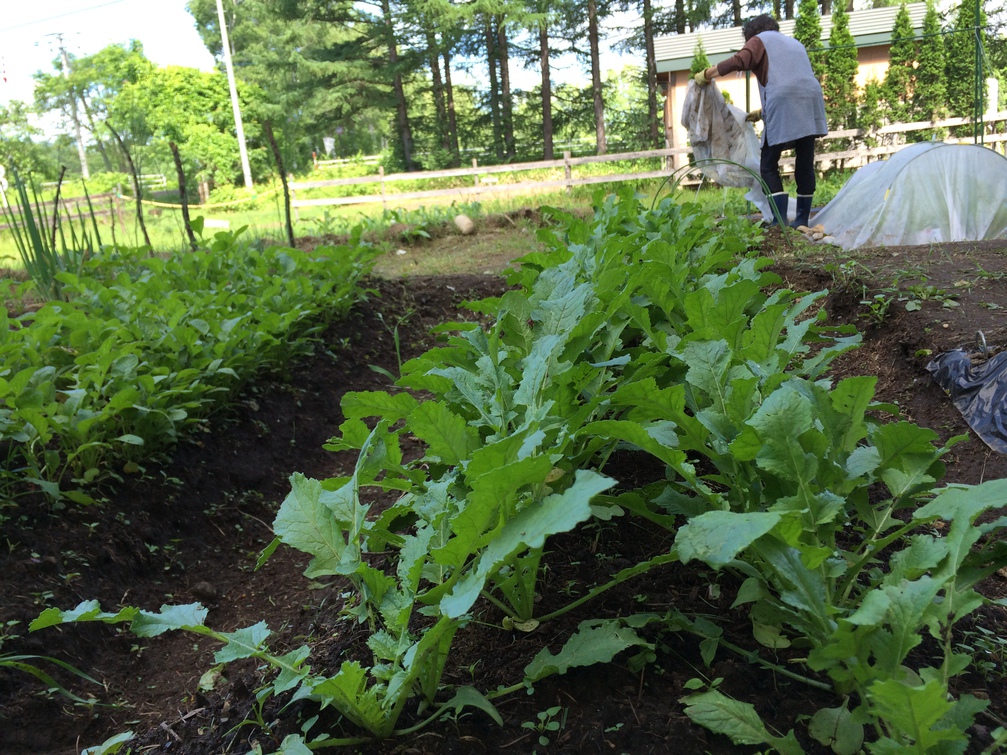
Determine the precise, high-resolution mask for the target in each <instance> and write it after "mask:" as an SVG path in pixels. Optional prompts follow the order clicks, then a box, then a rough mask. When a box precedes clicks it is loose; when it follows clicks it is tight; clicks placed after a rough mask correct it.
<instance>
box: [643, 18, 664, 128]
mask: <svg viewBox="0 0 1007 755" xmlns="http://www.w3.org/2000/svg"><path fill="white" fill-rule="evenodd" d="M643 39H644V45H645V47H646V55H647V120H648V122H649V123H650V143H651V145H653V146H664V145H663V144H661V141H662V140H661V138H660V131H659V130H658V124H657V55H656V53H655V52H654V7H653V6H652V5H651V0H643ZM662 130H663V129H662Z"/></svg>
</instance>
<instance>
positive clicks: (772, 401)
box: [747, 385, 818, 483]
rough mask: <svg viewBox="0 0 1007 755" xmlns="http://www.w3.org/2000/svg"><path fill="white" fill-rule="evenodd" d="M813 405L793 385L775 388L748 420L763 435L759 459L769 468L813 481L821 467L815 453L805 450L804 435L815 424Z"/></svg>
mask: <svg viewBox="0 0 1007 755" xmlns="http://www.w3.org/2000/svg"><path fill="white" fill-rule="evenodd" d="M812 418H813V414H812V405H811V401H810V400H808V398H807V397H806V396H804V395H802V394H801V393H799V392H798V391H796V390H795V389H794V388H793V387H792V386H790V385H783V386H781V387H780V388H778V389H777V390H775V391H773V392H772V393H771V394H770V395H769V396H768V397H766V399H765V400H764V401H763V402H762V406H760V407H759V410H758V411H757V412H756V413H755V415H754V416H753V417H752V418H751V419H750V420H749V421H748V422H747V424H748V425H749V426H750V427H752V428H754V429H755V431H756V432H757V433H758V434H759V438H761V439H762V442H763V447H762V450H761V451H759V453H758V454H757V455H756V463H757V464H758V465H759V466H760V467H761V468H762V469H765V470H766V471H768V472H772V473H773V474H775V475H778V476H780V477H782V478H783V479H785V480H790V481H793V482H798V483H810V482H811V481H812V480H814V478H815V473H816V472H817V470H818V460H817V458H816V456H815V455H814V454H810V453H805V452H804V449H803V448H802V447H801V443H800V440H799V438H800V436H801V434H802V433H804V432H806V431H807V430H809V429H810V428H811V423H812Z"/></svg>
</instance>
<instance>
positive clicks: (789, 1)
mask: <svg viewBox="0 0 1007 755" xmlns="http://www.w3.org/2000/svg"><path fill="white" fill-rule="evenodd" d="M783 12H784V13H785V14H786V16H787V20H788V21H793V20H794V0H784V1H783Z"/></svg>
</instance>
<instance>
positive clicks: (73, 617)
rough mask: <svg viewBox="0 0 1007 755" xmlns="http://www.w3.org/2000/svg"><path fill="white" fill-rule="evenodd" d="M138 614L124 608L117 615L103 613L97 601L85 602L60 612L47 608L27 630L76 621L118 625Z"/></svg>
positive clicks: (134, 609) (134, 610)
mask: <svg viewBox="0 0 1007 755" xmlns="http://www.w3.org/2000/svg"><path fill="white" fill-rule="evenodd" d="M139 613H140V610H139V609H138V608H130V607H126V608H123V609H122V610H120V611H118V612H117V613H105V612H104V611H102V610H101V606H100V605H98V601H97V600H85V601H83V602H82V603H79V604H78V605H77V607H76V608H72V609H70V610H68V611H61V610H59V609H58V608H47V609H46V610H44V611H43V612H42V613H40V614H39V615H38V618H36V619H35V620H34V621H33V622H32V623H31V624H30V625H29V627H28V628H29V630H30V631H32V632H35V631H37V630H39V629H45V628H46V627H54V626H56V625H58V624H72V623H74V622H77V621H102V622H105V623H106V624H118V623H121V622H124V621H132V620H133V619H134V618H136V616H137V614H139Z"/></svg>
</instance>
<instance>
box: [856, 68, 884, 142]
mask: <svg viewBox="0 0 1007 755" xmlns="http://www.w3.org/2000/svg"><path fill="white" fill-rule="evenodd" d="M883 94H884V85H883V84H882V83H881V82H880V81H878V80H877V79H871V80H870V81H868V82H867V84H866V85H865V86H864V95H863V99H862V101H861V105H860V112H859V113H857V128H862V129H864V130H865V131H873V130H874V129H877V128H880V127H881V126H882V125H883V124H884V122H885V118H884V112H883V107H882V104H883V103H882V99H883ZM864 144H866V145H867V146H868V147H877V146H878V140H877V138H876V137H874V136H868V137H866V138H865V139H864Z"/></svg>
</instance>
